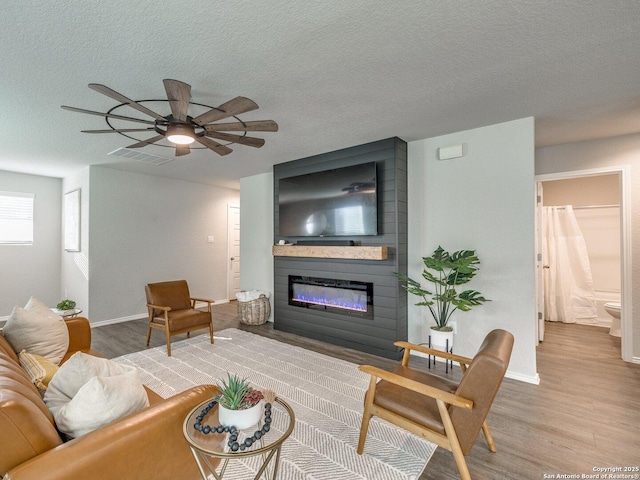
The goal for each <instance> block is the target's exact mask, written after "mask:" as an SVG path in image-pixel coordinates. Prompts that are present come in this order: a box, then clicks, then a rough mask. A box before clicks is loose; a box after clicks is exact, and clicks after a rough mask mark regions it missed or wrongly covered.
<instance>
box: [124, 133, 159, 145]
mask: <svg viewBox="0 0 640 480" xmlns="http://www.w3.org/2000/svg"><path fill="white" fill-rule="evenodd" d="M163 138H164V135H156V136H155V137H151V138H149V139H147V140H142V141H140V142H138V143H134V144H133V145H129V146H128V147H127V148H140V147H144V146H146V145H151V144H152V143H156V142H159V141H160V140H162V139H163Z"/></svg>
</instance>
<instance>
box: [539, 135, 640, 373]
mask: <svg viewBox="0 0 640 480" xmlns="http://www.w3.org/2000/svg"><path fill="white" fill-rule="evenodd" d="M625 165H628V166H629V169H630V172H631V174H630V177H631V178H630V182H629V186H630V193H631V195H630V199H631V201H630V204H631V205H630V206H631V246H630V250H631V258H630V259H629V264H630V265H631V288H629V289H628V291H629V292H630V296H631V299H630V301H626V300H625V306H626V307H627V308H630V309H631V311H630V312H628V313H627V314H628V315H629V318H630V319H631V330H632V331H631V332H628V331H625V332H623V334H624V335H625V338H624V339H623V345H622V346H623V356H624V357H625V359H626V360H633V361H635V362H637V363H640V317H638V316H637V315H634V314H633V312H640V261H638V260H637V258H635V259H634V258H633V255H634V253H633V252H636V253H635V255H636V257H637V255H638V253H637V252H640V135H638V134H634V135H625V136H620V137H613V138H606V139H602V140H592V141H589V142H577V143H572V144H567V145H558V146H554V147H546V148H539V149H537V150H536V174H537V175H542V174H549V173H558V172H572V171H579V170H586V169H602V168H607V167H620V166H625ZM623 214H624V212H623ZM627 337H628V340H627ZM626 341H629V342H630V345H629V346H628V347H627V346H626V345H625V342H626Z"/></svg>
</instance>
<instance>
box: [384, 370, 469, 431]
mask: <svg viewBox="0 0 640 480" xmlns="http://www.w3.org/2000/svg"><path fill="white" fill-rule="evenodd" d="M393 373H395V374H396V375H400V376H402V377H405V378H409V379H411V380H415V381H416V382H420V383H422V384H425V385H430V386H432V387H434V388H438V389H440V390H445V391H448V392H449V393H454V392H455V391H456V389H457V388H458V385H457V383H455V382H453V381H450V380H448V379H446V378H442V377H438V376H436V375H432V374H430V373H427V372H423V371H420V370H416V369H414V368H410V367H403V366H402V365H399V366H397V367H396V368H395V369H394V370H393ZM373 403H375V404H376V405H378V406H380V407H382V408H384V409H386V410H389V411H391V412H393V413H396V414H398V415H400V416H403V417H406V418H408V419H409V420H411V421H412V422H414V423H417V424H419V425H423V426H425V427H427V428H430V429H432V430H435V431H436V432H439V433H442V434H444V425H443V424H442V420H441V418H440V412H439V411H438V405H437V404H436V401H435V400H434V399H433V398H430V397H427V396H425V395H421V394H419V393H416V392H413V391H411V390H408V389H406V388H403V387H400V386H398V385H395V384H393V383H390V382H387V381H385V380H380V381H379V382H378V384H377V385H376V395H375V397H374V401H373Z"/></svg>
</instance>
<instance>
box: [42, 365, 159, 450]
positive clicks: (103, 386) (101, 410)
mask: <svg viewBox="0 0 640 480" xmlns="http://www.w3.org/2000/svg"><path fill="white" fill-rule="evenodd" d="M44 402H45V403H46V404H47V407H48V408H49V410H50V411H51V414H52V415H53V418H54V419H55V421H56V425H57V427H58V429H59V430H60V431H61V432H62V433H64V434H66V435H68V436H69V437H71V438H76V437H80V436H82V435H85V434H87V433H89V432H91V431H93V430H95V429H96V428H99V427H102V426H104V425H107V424H109V423H111V422H113V421H114V420H117V419H119V418H121V417H123V416H125V415H128V414H130V413H134V412H136V411H138V410H140V409H142V408H144V407H147V406H148V405H149V400H148V397H147V392H146V391H145V389H144V387H143V386H142V382H141V381H140V378H139V377H138V371H137V370H136V369H135V368H134V367H130V366H127V365H121V364H119V363H116V362H113V361H111V360H108V359H106V358H98V357H94V356H92V355H88V354H85V353H82V352H77V353H74V354H73V355H72V356H71V358H70V359H69V360H67V361H66V362H65V363H64V364H63V365H62V366H61V367H60V369H59V370H58V372H57V373H56V374H55V375H54V376H53V378H52V379H51V381H50V382H49V388H47V391H46V393H45V394H44Z"/></svg>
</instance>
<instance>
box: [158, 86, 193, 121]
mask: <svg viewBox="0 0 640 480" xmlns="http://www.w3.org/2000/svg"><path fill="white" fill-rule="evenodd" d="M162 83H164V90H165V92H167V98H168V99H169V103H170V104H171V113H172V114H173V118H175V119H176V120H181V121H185V120H186V119H187V112H188V110H189V100H191V85H189V84H188V83H184V82H181V81H179V80H171V79H170V78H165V79H164V80H163V81H162Z"/></svg>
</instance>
